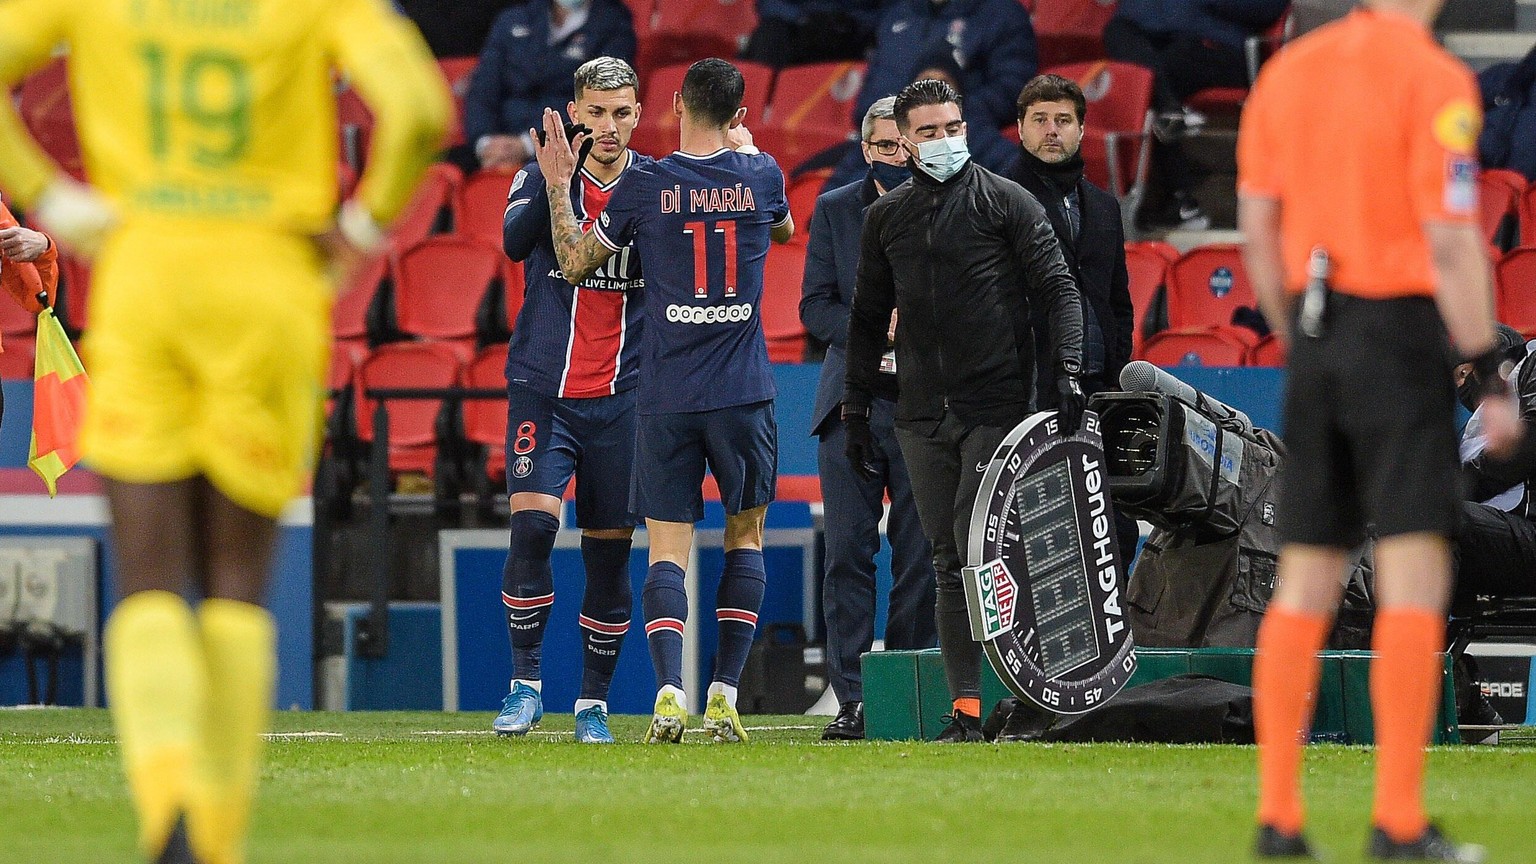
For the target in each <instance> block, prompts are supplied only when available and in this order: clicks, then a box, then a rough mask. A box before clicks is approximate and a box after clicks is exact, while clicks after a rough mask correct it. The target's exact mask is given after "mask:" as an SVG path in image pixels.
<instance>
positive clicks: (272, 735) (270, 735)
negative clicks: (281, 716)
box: [261, 732, 346, 741]
mask: <svg viewBox="0 0 1536 864" xmlns="http://www.w3.org/2000/svg"><path fill="white" fill-rule="evenodd" d="M261 737H263V738H265V739H267V740H268V741H273V740H281V739H285V738H344V737H346V736H344V735H342V734H341V733H340V732H267V733H265V734H263V735H262V736H261Z"/></svg>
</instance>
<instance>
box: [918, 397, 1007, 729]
mask: <svg viewBox="0 0 1536 864" xmlns="http://www.w3.org/2000/svg"><path fill="white" fill-rule="evenodd" d="M1009 431H1010V430H1009V429H1006V428H1003V427H999V426H978V425H971V424H967V423H965V422H963V421H962V420H961V419H960V418H958V417H956V416H955V415H954V414H948V415H946V416H945V417H944V420H943V421H942V422H941V423H940V424H939V425H938V428H936V429H933V430H932V431H931V432H925V431H917V430H914V429H909V428H903V427H900V426H898V427H897V429H896V438H897V440H898V441H899V442H900V443H901V452H902V455H903V456H905V457H906V461H907V471H908V473H909V474H910V475H911V477H912V495H913V498H914V499H915V500H916V501H917V515H918V519H919V520H920V521H921V522H922V523H923V533H924V534H926V535H927V536H928V542H929V543H931V544H933V571H934V576H935V577H936V579H937V583H938V596H937V598H936V600H937V602H936V607H935V608H936V613H937V621H938V631H939V650H940V651H941V652H942V653H943V655H944V678H945V681H946V683H947V684H948V685H949V695H950V697H951V698H953V699H964V698H979V697H980V696H981V653H982V651H981V643H979V642H976V641H974V640H973V639H971V622H970V616H969V613H968V612H967V611H966V607H965V588H964V586H963V584H962V583H961V581H960V567H961V565H962V564H964V563H965V550H966V547H967V545H968V544H969V537H970V529H971V507H972V505H974V504H975V501H976V492H977V490H978V489H979V488H980V487H981V477H982V474H983V473H985V471H986V469H987V465H988V464H990V463H991V461H992V454H993V452H994V451H996V450H997V445H998V444H999V443H1001V442H1002V440H1003V438H1004V437H1005V436H1006V435H1007V434H1008V432H1009Z"/></svg>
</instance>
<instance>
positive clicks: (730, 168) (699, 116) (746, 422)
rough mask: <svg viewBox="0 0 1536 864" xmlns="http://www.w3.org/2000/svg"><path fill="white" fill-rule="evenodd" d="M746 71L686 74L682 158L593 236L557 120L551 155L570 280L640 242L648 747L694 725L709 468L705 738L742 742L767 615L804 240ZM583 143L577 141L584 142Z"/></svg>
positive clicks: (715, 68) (639, 449)
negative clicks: (781, 312) (772, 251)
mask: <svg viewBox="0 0 1536 864" xmlns="http://www.w3.org/2000/svg"><path fill="white" fill-rule="evenodd" d="M743 92H744V83H743V80H742V76H741V72H740V71H739V70H737V69H736V67H734V66H732V65H731V64H729V63H727V62H725V61H723V60H714V59H711V60H700V61H699V62H697V63H695V64H693V66H691V67H689V69H688V72H687V74H686V75H685V76H684V78H683V89H682V92H681V93H679V94H675V95H674V96H673V106H672V109H673V111H674V112H675V113H677V114H678V115H679V116H680V117H681V133H682V140H681V147H680V148H679V149H678V151H677V152H675V153H673V154H672V155H670V156H667V157H665V158H663V159H661V160H659V161H657V162H655V163H654V164H650V165H642V166H637V167H634V168H631V169H630V170H629V171H627V172H625V174H624V177H623V179H622V180H620V181H619V185H618V188H616V189H615V190H614V193H613V197H612V198H611V199H610V200H609V202H608V206H607V208H606V209H605V210H604V211H603V213H602V215H601V216H599V217H598V220H597V225H596V226H595V227H594V228H593V229H592V230H591V231H590V232H589V233H586V234H583V233H581V231H580V227H579V225H578V223H577V220H576V216H575V214H574V213H573V212H572V210H571V206H570V199H569V184H570V182H571V181H570V177H571V174H572V169H573V167H574V161H575V160H574V157H573V156H572V154H571V145H570V144H568V143H567V142H565V140H564V135H563V129H562V125H561V123H560V119H559V117H558V116H557V115H555V114H553V113H552V112H547V113H546V114H545V117H544V127H545V132H546V134H547V135H548V136H549V137H550V139H551V140H550V143H549V144H548V145H546V146H542V147H540V148H539V154H538V157H539V166H540V168H541V169H542V170H543V173H544V176H545V178H546V181H547V182H548V184H549V199H550V211H551V221H552V226H553V232H554V239H555V251H556V254H557V255H558V256H559V259H560V263H561V266H562V268H563V269H564V270H565V273H566V276H567V277H568V278H572V279H578V278H585V277H586V276H587V275H588V274H591V273H593V272H595V271H596V269H597V268H598V267H599V266H601V265H602V264H603V263H604V262H605V261H607V260H608V259H609V258H611V257H612V256H613V255H615V254H617V253H618V252H619V251H620V250H622V249H623V248H624V247H625V246H627V245H629V244H630V243H633V244H634V247H635V250H636V251H637V252H638V253H639V255H640V262H641V268H642V270H643V271H644V273H645V312H646V323H645V326H646V331H645V338H644V340H643V343H642V346H641V359H640V386H639V412H640V418H639V434H638V436H637V438H636V446H635V450H636V454H635V458H636V465H635V474H634V484H633V489H634V494H633V496H632V498H631V500H632V502H633V503H634V505H635V508H636V510H637V511H638V512H639V514H640V515H641V516H643V517H645V520H646V529H647V531H648V533H649V535H650V571H649V573H648V574H647V577H646V581H645V588H644V591H643V594H642V599H641V607H642V610H643V612H644V614H645V621H646V625H645V629H646V637H647V641H648V643H649V645H650V649H651V662H652V665H653V666H654V667H655V670H656V677H657V683H658V685H659V686H660V692H659V693H658V694H657V698H656V710H655V716H654V718H653V720H652V722H651V728H650V731H649V732H647V734H646V740H647V741H653V742H662V741H667V742H675V741H679V740H681V738H682V732H683V728H684V726H685V725H686V720H687V711H686V705H687V697H686V694H685V693H684V691H683V677H682V653H683V627H684V626H685V623H686V620H687V617H688V599H687V595H686V594H685V592H684V587H683V585H684V572H685V570H684V568H686V566H687V562H688V552H689V549H690V547H691V545H692V540H693V524H694V523H695V522H697V521H698V520H699V519H701V518H703V512H704V508H703V498H702V495H701V494H700V486H701V484H702V483H703V480H704V471H705V468H706V466H707V467H708V469H709V470H710V471H711V472H712V473H713V474H714V476H715V480H716V481H717V482H718V483H719V486H720V498H721V501H722V503H724V505H725V511H726V528H725V549H726V553H725V572H724V574H723V575H722V577H721V580H720V591H719V594H718V595H717V596H716V598H715V615H716V618H717V620H718V622H719V634H720V641H719V645H718V649H717V655H716V658H715V675H714V682H713V683H712V684H711V685H710V692H709V700H708V703H707V705H706V707H705V712H704V726H705V729H707V730H708V731H709V732H710V733H711V734H712V735H713V736H714V738H715V740H717V741H741V740H745V738H746V732H745V730H744V729H743V728H742V726H741V722H740V719H739V718H738V717H737V713H736V707H735V700H736V685H737V682H738V680H739V678H740V676H741V670H742V667H743V665H744V664H745V663H746V657H747V650H748V649H749V648H750V647H751V644H752V634H753V632H754V630H755V628H756V624H757V612H758V607H759V606H760V605H761V604H762V599H763V589H764V584H765V581H766V574H765V573H764V569H763V553H762V531H763V515H764V512H765V510H766V509H767V505H768V502H769V501H770V500H772V498H773V491H774V485H775V481H776V478H777V458H778V454H777V445H778V430H777V427H776V426H775V424H774V419H773V401H772V400H773V396H774V387H773V377H772V374H771V371H770V369H769V366H768V350H767V346H766V344H765V342H764V340H763V330H762V322H761V318H760V313H759V305H760V303H761V300H762V293H763V266H764V262H765V260H766V258H767V255H768V244H769V241H770V239H772V240H774V241H777V242H781V243H782V242H786V241H788V240H789V238H790V236H791V235H792V234H793V233H794V224H793V222H792V221H791V219H790V215H789V205H788V203H787V201H786V199H785V196H784V175H783V173H782V172H781V171H780V170H779V166H778V165H777V164H776V163H775V162H774V161H773V159H772V158H771V157H769V156H766V155H763V154H761V153H758V152H757V150H756V148H754V147H752V146H751V135H750V133H748V132H747V131H746V129H745V128H744V127H743V126H742V121H743V119H744V118H745V116H746V111H745V109H743V108H742V107H741V100H742V94H743ZM577 143H579V142H577Z"/></svg>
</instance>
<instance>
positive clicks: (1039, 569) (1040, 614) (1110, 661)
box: [963, 411, 1136, 714]
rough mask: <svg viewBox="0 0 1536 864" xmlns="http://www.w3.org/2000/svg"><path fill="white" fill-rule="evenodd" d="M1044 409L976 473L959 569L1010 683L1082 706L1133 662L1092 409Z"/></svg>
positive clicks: (1038, 698)
mask: <svg viewBox="0 0 1536 864" xmlns="http://www.w3.org/2000/svg"><path fill="white" fill-rule="evenodd" d="M1056 430H1057V420H1056V414H1055V412H1053V411H1047V412H1041V413H1039V414H1035V415H1034V416H1032V417H1030V418H1029V419H1027V420H1025V421H1024V422H1023V423H1020V424H1019V425H1018V426H1017V427H1016V428H1014V430H1013V431H1012V432H1010V433H1008V437H1006V438H1004V439H1003V443H1002V444H999V445H998V448H997V452H996V453H995V454H993V456H992V464H991V465H989V466H988V467H987V471H986V474H985V476H983V477H982V481H981V489H980V491H978V492H977V495H976V504H975V507H974V509H973V510H972V512H971V534H970V539H969V542H968V545H967V549H966V556H967V557H966V560H967V563H968V564H969V565H970V566H968V567H966V568H964V571H963V576H964V582H965V593H966V603H967V605H968V607H969V609H970V613H971V632H972V635H973V636H975V638H976V639H977V640H978V641H980V642H981V643H982V644H983V645H984V646H985V648H986V652H987V657H988V659H989V660H990V661H991V663H992V668H993V669H994V670H996V672H997V676H998V678H1000V679H1002V682H1003V684H1005V685H1006V686H1007V687H1008V689H1009V690H1011V691H1013V693H1014V694H1015V695H1017V696H1018V697H1019V698H1021V699H1028V700H1030V701H1031V702H1034V703H1036V704H1038V705H1040V706H1041V707H1042V708H1045V709H1046V710H1048V711H1053V712H1055V713H1057V714H1086V713H1087V712H1089V711H1092V710H1093V709H1094V708H1097V707H1098V706H1100V705H1102V704H1103V703H1104V702H1106V701H1108V700H1109V699H1110V697H1112V696H1114V695H1115V694H1116V693H1118V692H1120V690H1121V688H1123V687H1124V686H1125V683H1126V682H1127V681H1128V680H1130V677H1131V673H1133V672H1135V671H1136V656H1135V654H1134V653H1133V651H1132V649H1133V647H1134V646H1133V645H1132V643H1131V630H1130V626H1129V625H1128V624H1127V621H1126V616H1125V612H1124V608H1123V603H1124V598H1123V597H1122V596H1121V593H1120V586H1121V585H1122V584H1124V582H1125V579H1124V578H1123V576H1124V565H1123V564H1122V559H1121V557H1120V549H1119V545H1118V543H1117V541H1116V539H1115V520H1114V518H1113V517H1112V516H1111V515H1110V503H1109V472H1108V467H1107V466H1106V464H1105V459H1104V451H1103V443H1102V441H1101V439H1100V437H1099V435H1100V431H1099V418H1098V415H1097V414H1094V413H1092V412H1087V413H1085V414H1084V415H1083V425H1082V429H1081V430H1080V431H1079V432H1078V433H1077V434H1075V435H1072V436H1070V437H1067V438H1063V437H1061V436H1060V435H1058V434H1057V431H1056Z"/></svg>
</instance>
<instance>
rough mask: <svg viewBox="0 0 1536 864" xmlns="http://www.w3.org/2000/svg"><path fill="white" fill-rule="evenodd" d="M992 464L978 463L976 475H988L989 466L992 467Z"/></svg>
mask: <svg viewBox="0 0 1536 864" xmlns="http://www.w3.org/2000/svg"><path fill="white" fill-rule="evenodd" d="M990 464H992V463H990V462H977V463H976V473H977V474H985V473H987V466H988V465H990Z"/></svg>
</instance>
